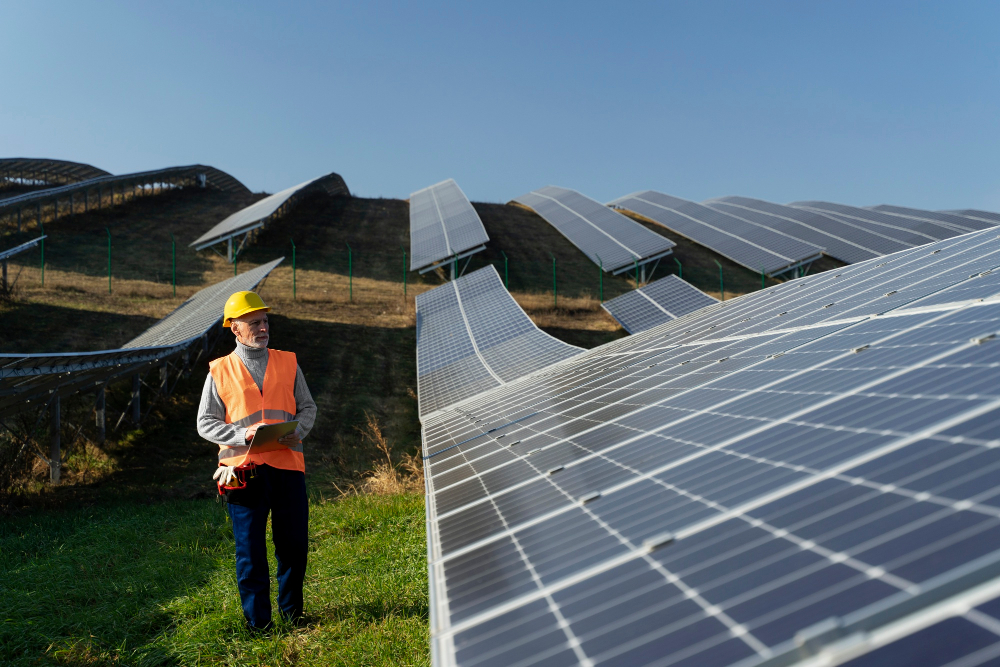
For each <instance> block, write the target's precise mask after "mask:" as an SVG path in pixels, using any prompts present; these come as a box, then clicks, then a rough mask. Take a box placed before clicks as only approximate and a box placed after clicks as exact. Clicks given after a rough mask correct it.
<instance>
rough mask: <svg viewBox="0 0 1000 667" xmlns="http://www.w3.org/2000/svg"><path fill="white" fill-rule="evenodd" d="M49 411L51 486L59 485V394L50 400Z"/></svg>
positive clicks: (60, 456)
mask: <svg viewBox="0 0 1000 667" xmlns="http://www.w3.org/2000/svg"><path fill="white" fill-rule="evenodd" d="M49 410H51V416H52V425H51V429H52V443H51V445H50V447H49V481H50V482H52V483H53V484H58V483H59V472H60V470H59V467H60V464H61V461H62V452H61V451H60V449H61V448H60V441H59V430H60V428H61V427H62V421H61V415H60V410H59V394H56V396H55V398H53V399H52V406H51V407H50V408H49Z"/></svg>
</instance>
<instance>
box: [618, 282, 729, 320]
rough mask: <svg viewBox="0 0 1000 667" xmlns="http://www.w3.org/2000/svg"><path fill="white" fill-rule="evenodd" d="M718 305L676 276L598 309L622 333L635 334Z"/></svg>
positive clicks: (715, 301) (712, 299)
mask: <svg viewBox="0 0 1000 667" xmlns="http://www.w3.org/2000/svg"><path fill="white" fill-rule="evenodd" d="M718 302H719V300H718V299H716V298H715V297H711V296H709V295H707V294H705V293H704V292H702V291H701V290H700V289H698V288H697V287H695V286H694V285H692V284H690V283H687V282H684V281H683V280H681V279H680V278H678V277H677V276H667V277H666V278H660V279H659V280H655V281H653V282H651V283H649V284H648V285H643V286H642V287H640V288H639V289H635V290H632V291H631V292H626V293H625V294H622V295H621V296H617V297H615V298H614V299H610V300H609V301H605V302H604V303H602V304H601V307H602V308H604V310H606V311H608V314H610V315H611V317H613V318H615V319H616V320H618V323H619V324H621V325H622V327H623V328H624V329H625V331H627V332H629V333H630V334H635V333H639V332H640V331H645V330H646V329H651V328H652V327H655V326H656V325H658V324H663V323H664V322H669V321H670V320H674V319H677V318H678V317H681V316H682V315H687V314H688V313H693V312H694V311H696V310H700V309H701V308H704V307H705V306H711V305H712V304H714V303H718Z"/></svg>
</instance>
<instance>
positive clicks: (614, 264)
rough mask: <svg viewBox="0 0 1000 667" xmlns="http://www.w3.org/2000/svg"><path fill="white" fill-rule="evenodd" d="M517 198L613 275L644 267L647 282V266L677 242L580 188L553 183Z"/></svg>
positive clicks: (516, 199) (670, 249) (657, 259)
mask: <svg viewBox="0 0 1000 667" xmlns="http://www.w3.org/2000/svg"><path fill="white" fill-rule="evenodd" d="M513 201H514V202H517V203H518V204H521V205H522V206H526V207H528V208H530V209H532V210H533V211H535V213H537V214H538V215H540V216H541V217H542V218H544V219H545V220H546V221H547V222H548V223H549V224H550V225H552V226H553V227H555V228H556V229H557V230H558V231H559V232H560V233H561V234H562V235H563V236H565V237H566V238H567V239H568V240H569V242H570V243H572V244H573V245H575V246H576V247H577V248H579V249H580V250H581V251H582V252H583V254H585V255H586V256H587V257H589V258H590V259H591V261H593V262H594V264H597V265H599V266H601V268H602V269H604V270H605V271H608V272H610V273H612V274H619V273H624V272H625V271H628V270H630V269H633V268H636V269H640V268H641V270H642V272H643V277H642V280H643V282H645V272H646V267H647V265H648V264H650V263H653V262H658V261H659V260H660V259H662V258H663V257H666V256H667V255H669V254H670V253H671V252H672V248H673V247H674V245H676V244H675V243H674V242H673V241H671V240H670V239H666V238H664V237H662V236H660V235H659V234H656V233H654V232H651V231H649V230H648V229H646V228H645V227H643V226H642V225H640V224H638V223H637V222H635V221H633V220H630V219H628V218H626V217H625V216H623V215H621V214H620V213H616V212H615V211H612V210H610V209H608V208H607V207H606V206H604V205H602V204H601V203H599V202H597V201H594V200H593V199H590V198H589V197H585V196H584V195H582V194H580V193H579V192H577V191H576V190H568V189H566V188H560V187H555V186H551V185H550V186H548V187H544V188H541V189H539V190H534V191H532V192H529V193H528V194H526V195H521V196H520V197H517V198H515V199H514V200H513ZM653 270H655V264H654V269H653Z"/></svg>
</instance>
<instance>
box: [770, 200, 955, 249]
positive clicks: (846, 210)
mask: <svg viewBox="0 0 1000 667" xmlns="http://www.w3.org/2000/svg"><path fill="white" fill-rule="evenodd" d="M789 206H794V207H796V208H805V209H808V210H811V211H818V212H821V213H823V214H824V215H828V216H830V217H834V218H837V219H839V220H844V221H850V222H853V223H862V224H865V223H867V224H868V225H869V226H873V227H871V228H872V229H878V230H879V231H881V232H882V233H883V234H885V235H887V236H891V237H892V238H896V239H898V240H900V241H903V242H905V243H909V244H911V245H914V246H917V245H922V244H925V243H930V242H931V241H939V240H942V239H948V238H951V237H953V236H958V235H959V233H960V232H958V231H956V230H955V229H954V228H953V227H950V226H947V225H943V224H941V223H940V222H934V221H931V220H918V219H917V218H908V217H902V216H898V215H889V214H888V213H881V212H879V211H876V210H873V209H870V208H858V207H857V206H847V205H845V204H834V203H831V202H825V201H798V202H792V203H790V204H789Z"/></svg>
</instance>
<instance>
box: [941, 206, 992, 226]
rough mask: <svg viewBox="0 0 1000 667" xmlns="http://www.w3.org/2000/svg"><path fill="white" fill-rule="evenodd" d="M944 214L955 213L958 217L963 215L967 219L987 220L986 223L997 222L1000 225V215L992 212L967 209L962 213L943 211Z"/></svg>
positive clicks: (961, 211)
mask: <svg viewBox="0 0 1000 667" xmlns="http://www.w3.org/2000/svg"><path fill="white" fill-rule="evenodd" d="M942 213H955V214H956V215H961V216H963V217H966V218H975V219H977V220H985V221H986V222H996V223H1000V213H991V212H990V211H977V210H976V209H973V208H966V209H962V210H960V211H942Z"/></svg>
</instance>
